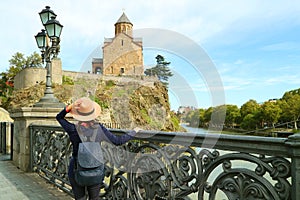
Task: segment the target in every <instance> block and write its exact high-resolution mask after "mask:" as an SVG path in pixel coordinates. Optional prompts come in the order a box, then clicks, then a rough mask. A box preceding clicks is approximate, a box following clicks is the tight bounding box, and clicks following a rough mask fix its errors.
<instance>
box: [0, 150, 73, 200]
mask: <svg viewBox="0 0 300 200" xmlns="http://www.w3.org/2000/svg"><path fill="white" fill-rule="evenodd" d="M9 158H10V157H9V156H7V155H1V154H0V200H39V199H42V200H71V199H73V198H71V197H70V196H69V195H68V194H66V193H64V192H63V191H61V190H59V189H58V188H57V187H55V186H53V185H51V184H49V183H47V181H46V180H45V179H43V178H41V177H40V176H39V175H37V174H36V173H25V172H23V171H21V170H20V169H18V168H17V167H16V166H14V165H13V164H12V162H11V161H10V160H9Z"/></svg>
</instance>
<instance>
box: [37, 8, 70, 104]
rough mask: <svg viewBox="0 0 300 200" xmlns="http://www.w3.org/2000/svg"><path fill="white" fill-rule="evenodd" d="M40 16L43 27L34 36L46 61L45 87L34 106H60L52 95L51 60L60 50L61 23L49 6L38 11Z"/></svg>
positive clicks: (43, 59)
mask: <svg viewBox="0 0 300 200" xmlns="http://www.w3.org/2000/svg"><path fill="white" fill-rule="evenodd" d="M39 15H40V18H41V21H42V23H43V26H44V28H45V29H46V30H45V29H42V30H41V32H39V33H38V34H37V35H36V36H35V39H36V43H37V46H38V47H39V48H40V49H41V55H42V61H43V63H44V61H46V69H47V75H46V89H45V92H44V97H42V98H41V99H40V101H39V102H37V103H36V104H34V107H52V108H60V107H64V106H65V104H64V103H61V102H59V101H58V99H57V98H56V97H55V96H54V95H53V91H52V77H51V68H52V67H51V60H52V58H56V57H57V55H58V53H59V50H60V46H59V43H60V34H61V31H62V28H63V25H61V24H60V23H59V21H57V20H56V19H55V18H56V14H55V13H54V12H53V11H52V10H50V7H49V6H46V8H45V9H43V10H42V11H41V12H40V13H39Z"/></svg>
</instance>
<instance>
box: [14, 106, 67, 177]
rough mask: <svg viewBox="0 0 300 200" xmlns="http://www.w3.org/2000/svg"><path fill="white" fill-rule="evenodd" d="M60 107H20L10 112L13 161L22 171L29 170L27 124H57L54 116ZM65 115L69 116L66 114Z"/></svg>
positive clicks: (28, 131) (29, 149) (29, 153)
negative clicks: (12, 120)
mask: <svg viewBox="0 0 300 200" xmlns="http://www.w3.org/2000/svg"><path fill="white" fill-rule="evenodd" d="M60 110H61V108H39V107H22V108H19V109H16V110H13V111H12V112H11V114H10V116H11V118H12V119H14V135H13V163H14V165H16V166H17V167H19V168H20V169H21V170H23V171H27V172H28V171H30V170H31V169H30V163H31V161H30V159H31V147H30V139H31V138H30V130H29V126H30V125H31V124H32V123H34V124H40V125H59V124H58V122H57V121H56V119H55V117H56V115H57V113H58V112H60ZM67 117H70V116H69V115H67Z"/></svg>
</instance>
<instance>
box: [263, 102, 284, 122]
mask: <svg viewBox="0 0 300 200" xmlns="http://www.w3.org/2000/svg"><path fill="white" fill-rule="evenodd" d="M261 108H262V110H261V111H262V115H263V119H264V121H265V122H267V123H268V124H271V125H272V127H273V128H275V123H277V122H278V119H279V117H280V113H281V109H280V107H279V105H278V104H277V103H276V102H271V101H267V102H265V103H264V104H263V105H262V107H261Z"/></svg>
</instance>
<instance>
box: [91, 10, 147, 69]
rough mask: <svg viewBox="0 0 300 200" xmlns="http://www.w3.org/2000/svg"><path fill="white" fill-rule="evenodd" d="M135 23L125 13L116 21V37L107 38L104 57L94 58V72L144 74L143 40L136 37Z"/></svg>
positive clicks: (103, 48)
mask: <svg viewBox="0 0 300 200" xmlns="http://www.w3.org/2000/svg"><path fill="white" fill-rule="evenodd" d="M132 27H133V24H132V23H131V22H130V21H129V19H128V17H127V16H126V14H125V13H123V14H122V15H121V17H120V18H119V19H118V21H117V22H116V23H115V37H113V38H105V39H104V44H103V47H102V51H103V58H93V61H92V73H94V74H103V75H143V74H144V67H143V65H144V64H143V63H144V62H143V42H142V39H141V38H134V37H133V34H132V31H133V29H132Z"/></svg>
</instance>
